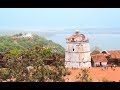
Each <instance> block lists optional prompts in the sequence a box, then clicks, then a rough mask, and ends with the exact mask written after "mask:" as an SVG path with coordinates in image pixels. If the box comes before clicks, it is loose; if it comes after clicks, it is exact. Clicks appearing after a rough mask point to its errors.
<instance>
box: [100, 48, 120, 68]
mask: <svg viewBox="0 0 120 90" xmlns="http://www.w3.org/2000/svg"><path fill="white" fill-rule="evenodd" d="M102 53H106V54H108V56H107V59H108V65H111V64H115V65H117V66H120V50H108V51H103V52H102Z"/></svg>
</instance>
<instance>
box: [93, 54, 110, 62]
mask: <svg viewBox="0 0 120 90" xmlns="http://www.w3.org/2000/svg"><path fill="white" fill-rule="evenodd" d="M106 56H107V54H103V53H100V54H96V55H92V56H91V57H92V60H93V61H94V62H107V61H108V60H107V58H106Z"/></svg>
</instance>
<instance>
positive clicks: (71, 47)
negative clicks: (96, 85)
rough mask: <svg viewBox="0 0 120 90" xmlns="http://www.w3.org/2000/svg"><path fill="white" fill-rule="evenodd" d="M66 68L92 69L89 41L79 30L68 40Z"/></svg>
mask: <svg viewBox="0 0 120 90" xmlns="http://www.w3.org/2000/svg"><path fill="white" fill-rule="evenodd" d="M65 67H66V68H83V67H91V56H90V45H89V40H88V39H87V38H86V37H85V35H84V34H81V33H80V32H79V31H78V30H77V31H76V32H75V34H74V35H72V36H70V37H68V38H66V50H65Z"/></svg>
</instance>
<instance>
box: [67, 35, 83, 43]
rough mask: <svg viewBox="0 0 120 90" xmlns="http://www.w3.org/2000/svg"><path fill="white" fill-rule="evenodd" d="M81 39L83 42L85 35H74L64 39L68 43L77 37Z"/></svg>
mask: <svg viewBox="0 0 120 90" xmlns="http://www.w3.org/2000/svg"><path fill="white" fill-rule="evenodd" d="M80 36H81V37H82V40H85V35H84V34H75V35H72V36H70V37H68V38H66V39H67V40H68V41H70V40H71V39H72V38H74V39H75V38H77V37H80Z"/></svg>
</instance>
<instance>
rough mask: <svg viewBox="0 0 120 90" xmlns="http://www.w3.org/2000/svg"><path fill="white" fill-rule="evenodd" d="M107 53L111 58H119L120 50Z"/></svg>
mask: <svg viewBox="0 0 120 90" xmlns="http://www.w3.org/2000/svg"><path fill="white" fill-rule="evenodd" d="M107 52H108V53H109V54H110V55H111V58H120V50H109V51H107Z"/></svg>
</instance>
